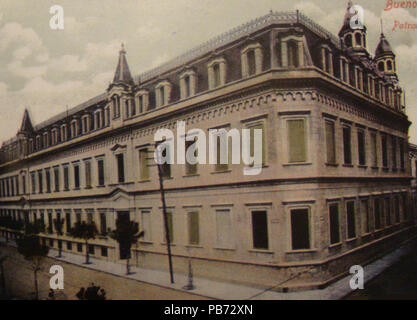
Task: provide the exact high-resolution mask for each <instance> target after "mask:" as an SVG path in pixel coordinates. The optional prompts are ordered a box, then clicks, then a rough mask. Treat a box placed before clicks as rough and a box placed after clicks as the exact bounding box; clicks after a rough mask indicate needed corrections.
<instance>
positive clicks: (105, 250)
mask: <svg viewBox="0 0 417 320" xmlns="http://www.w3.org/2000/svg"><path fill="white" fill-rule="evenodd" d="M101 256H102V257H107V256H108V254H107V247H101Z"/></svg>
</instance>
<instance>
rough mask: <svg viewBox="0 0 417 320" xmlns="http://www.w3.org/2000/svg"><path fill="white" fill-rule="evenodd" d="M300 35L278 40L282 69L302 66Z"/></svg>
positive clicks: (301, 39)
mask: <svg viewBox="0 0 417 320" xmlns="http://www.w3.org/2000/svg"><path fill="white" fill-rule="evenodd" d="M303 41H304V40H303V37H302V36H301V35H290V36H288V37H285V38H282V39H281V40H280V45H281V48H280V49H281V50H280V52H279V59H280V60H281V61H280V65H281V67H283V68H288V67H290V68H298V67H300V66H304V45H303Z"/></svg>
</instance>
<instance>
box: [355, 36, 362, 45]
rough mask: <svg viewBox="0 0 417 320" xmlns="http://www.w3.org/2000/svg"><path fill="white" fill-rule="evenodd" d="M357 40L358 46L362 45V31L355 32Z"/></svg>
mask: <svg viewBox="0 0 417 320" xmlns="http://www.w3.org/2000/svg"><path fill="white" fill-rule="evenodd" d="M355 41H356V45H357V46H362V36H361V34H360V33H356V34H355Z"/></svg>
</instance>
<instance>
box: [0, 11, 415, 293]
mask: <svg viewBox="0 0 417 320" xmlns="http://www.w3.org/2000/svg"><path fill="white" fill-rule="evenodd" d="M348 9H349V8H348ZM348 19H349V12H348V11H347V14H346V17H345V20H344V24H343V27H342V29H341V31H340V33H339V38H338V37H336V36H334V35H332V34H330V33H329V32H328V31H326V30H325V29H323V28H322V27H320V26H319V25H317V24H316V23H314V22H313V21H311V20H310V19H308V18H307V17H306V16H304V15H302V14H301V13H299V12H296V13H273V12H271V13H270V14H268V15H266V16H264V17H261V18H259V19H256V20H254V21H251V22H250V23H248V24H245V25H244V26H241V27H238V28H235V29H233V30H232V31H230V32H228V33H226V34H225V35H222V36H220V37H217V38H216V39H214V40H212V41H209V42H207V43H205V44H204V45H202V46H200V47H198V48H196V49H194V50H192V51H190V52H188V53H186V54H184V55H183V56H181V57H179V58H177V59H174V60H173V61H171V62H169V63H167V64H165V65H163V66H161V67H159V68H157V69H155V70H153V71H150V72H147V73H145V74H142V75H140V76H138V77H132V76H131V74H130V71H129V67H128V65H127V60H126V52H125V49H124V48H122V49H121V51H120V56H119V63H118V66H117V70H116V72H115V77H114V79H113V82H112V83H111V85H110V86H109V88H108V90H107V92H105V93H103V94H102V95H100V96H97V97H94V98H93V99H91V100H89V101H87V102H85V103H83V104H81V105H79V106H77V107H75V108H73V109H71V110H69V111H68V112H67V113H63V114H60V115H57V116H56V117H53V118H52V119H50V120H47V121H45V122H43V123H41V124H39V125H36V126H33V125H32V123H31V121H30V116H29V113H28V112H25V116H24V119H23V121H22V127H21V128H20V130H19V132H18V134H17V136H16V137H15V138H13V139H12V140H10V141H7V142H5V143H4V144H3V146H2V149H1V157H2V158H1V159H2V161H1V165H0V195H1V199H0V208H1V211H0V215H9V216H12V217H13V218H14V219H27V220H29V221H31V220H34V219H44V221H45V223H46V225H47V226H48V225H49V224H50V220H49V219H54V218H56V217H57V215H60V217H62V218H65V219H66V225H65V226H64V229H65V230H68V228H70V226H71V225H73V224H74V222H75V221H76V220H77V219H81V220H87V219H90V220H93V221H95V223H96V224H97V226H98V228H99V230H100V231H101V232H102V235H101V236H100V237H98V238H97V239H95V240H93V241H92V242H91V248H90V250H91V254H92V255H94V256H95V257H98V258H101V259H106V260H111V261H118V260H119V250H118V246H117V244H116V243H115V242H114V241H113V240H111V239H109V238H108V236H107V235H106V232H107V230H108V229H109V228H110V229H114V228H115V220H116V218H117V216H118V214H120V213H123V212H129V216H130V219H131V220H135V221H137V222H139V224H140V226H141V229H143V230H144V231H145V237H144V238H143V239H141V241H140V242H139V244H138V246H137V247H135V248H134V250H133V251H134V255H136V257H138V261H139V264H140V265H141V266H144V267H154V268H167V265H168V264H167V259H166V251H167V250H166V249H167V248H166V244H165V239H164V232H163V230H164V229H163V218H162V217H163V216H162V213H161V196H160V189H159V180H158V173H157V167H156V166H155V165H154V164H153V160H152V159H153V150H154V148H155V141H154V134H155V133H156V132H157V130H158V129H163V128H165V129H171V130H173V131H174V133H175V132H176V130H177V127H176V126H177V121H179V120H182V121H184V122H185V123H186V130H188V129H192V128H199V129H202V130H203V132H208V130H209V129H215V128H226V129H232V128H236V129H238V130H239V131H240V130H241V129H243V128H252V127H256V128H261V129H262V130H263V144H262V145H263V147H264V153H263V154H264V157H263V167H262V172H261V173H260V174H259V175H253V176H249V175H244V174H243V169H244V167H245V165H244V164H228V165H222V166H218V165H213V164H198V165H197V167H196V168H193V169H192V170H191V171H190V170H189V168H187V165H180V164H177V165H171V166H170V167H171V168H170V174H169V177H166V178H165V180H164V187H165V190H166V200H167V206H168V211H169V212H170V228H171V231H172V233H173V236H172V237H173V239H172V243H173V244H172V253H173V256H174V261H175V268H176V271H178V272H181V271H183V272H185V271H186V270H187V261H188V259H189V258H191V260H192V261H193V265H194V267H193V269H194V272H195V273H196V274H199V275H202V276H205V277H210V278H219V279H224V280H228V281H237V282H241V283H248V284H251V285H259V286H270V285H272V284H276V283H279V282H282V281H285V280H286V279H288V278H292V277H294V275H297V276H296V277H294V280H292V281H291V283H286V284H285V286H283V287H285V288H294V289H295V288H307V287H320V286H325V285H326V284H327V283H329V282H330V281H332V280H334V279H337V278H338V277H340V276H341V275H342V274H345V273H347V272H348V270H349V266H350V265H352V264H360V263H366V262H368V261H370V260H372V259H374V258H375V257H377V256H378V255H381V254H383V253H384V252H386V251H387V250H389V249H391V248H395V247H396V246H398V245H399V244H400V243H401V242H402V241H405V240H407V239H409V238H410V237H412V236H413V233H414V231H415V216H414V212H413V210H411V197H410V195H411V187H410V162H409V161H408V127H409V125H410V122H409V121H408V118H407V116H406V114H405V108H404V105H403V99H402V89H401V88H400V87H399V85H398V77H397V75H396V73H395V55H394V53H393V52H392V50H391V49H390V47H389V43H388V41H387V40H386V39H385V37H384V36H383V35H381V42H382V44H380V45H379V46H378V49H377V51H376V55H375V57H372V56H371V55H370V54H369V53H368V52H367V50H366V28H364V29H360V30H351V29H350V28H349V27H348V26H347V24H346V21H348ZM356 34H359V36H357V35H356ZM388 60H389V61H390V63H388V62H387V61H388ZM381 61H383V64H382V65H381V64H380V62H381ZM190 172H191V173H190ZM67 225H68V226H67ZM1 230H2V231H0V235H3V236H6V233H8V234H7V235H8V236H11V237H13V232H11V230H5V229H4V228H3V229H1ZM41 236H42V238H43V239H45V240H44V241H45V243H46V244H48V245H51V246H54V247H55V248H56V247H57V243H58V241H62V243H63V250H70V251H71V252H79V253H80V254H83V252H85V250H87V248H86V246H85V245H84V244H83V243H82V242H81V241H79V240H77V239H73V238H71V237H69V236H68V235H67V234H66V235H64V236H61V237H57V235H56V234H55V233H54V230H53V228H52V230H51V232H50V233H47V234H42V235H41Z"/></svg>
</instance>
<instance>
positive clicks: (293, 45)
mask: <svg viewBox="0 0 417 320" xmlns="http://www.w3.org/2000/svg"><path fill="white" fill-rule="evenodd" d="M288 66H289V67H294V68H297V67H298V45H297V42H296V41H292V40H290V41H288Z"/></svg>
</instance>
